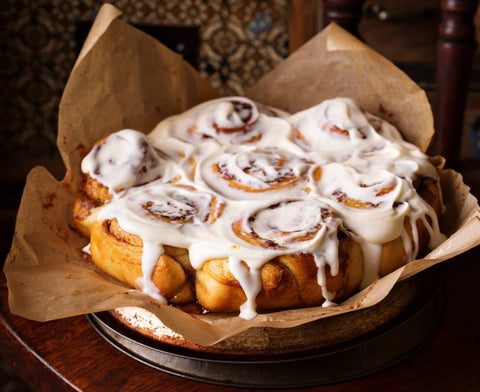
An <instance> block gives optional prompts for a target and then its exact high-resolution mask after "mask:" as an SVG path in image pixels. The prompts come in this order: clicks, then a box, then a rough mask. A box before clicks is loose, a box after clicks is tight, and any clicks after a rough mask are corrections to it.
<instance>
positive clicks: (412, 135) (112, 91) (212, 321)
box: [4, 5, 480, 345]
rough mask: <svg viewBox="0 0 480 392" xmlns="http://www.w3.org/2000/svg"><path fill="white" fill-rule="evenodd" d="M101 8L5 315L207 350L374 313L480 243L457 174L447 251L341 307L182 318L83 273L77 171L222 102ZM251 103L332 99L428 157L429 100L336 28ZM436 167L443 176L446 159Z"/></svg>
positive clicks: (26, 208)
mask: <svg viewBox="0 0 480 392" xmlns="http://www.w3.org/2000/svg"><path fill="white" fill-rule="evenodd" d="M119 15H120V12H119V11H118V10H117V9H116V8H114V7H113V6H111V5H104V6H103V7H102V8H101V10H100V12H99V14H98V17H97V19H96V21H95V23H94V25H93V27H92V30H91V32H90V34H89V36H88V38H87V41H86V42H85V45H84V47H83V49H82V52H81V53H80V56H79V58H78V60H77V62H76V64H75V67H74V69H73V71H72V73H71V75H70V78H69V80H68V83H67V86H66V88H65V91H64V94H63V97H62V101H61V104H60V113H59V134H58V148H59V150H60V153H61V155H62V157H63V159H64V162H65V164H66V168H67V174H66V176H65V178H64V179H63V181H62V182H61V183H59V182H58V181H56V180H55V179H54V178H53V177H52V176H51V175H50V174H49V173H48V172H47V171H46V169H44V168H42V167H36V168H34V169H33V170H32V171H31V172H30V174H29V175H28V178H27V183H26V186H25V190H24V193H23V197H22V201H21V205H20V209H19V212H18V217H17V223H16V229H15V235H14V238H13V243H12V249H11V251H10V253H9V255H8V258H7V261H6V264H5V268H4V271H5V274H6V276H7V284H8V288H9V305H10V310H11V312H12V313H14V314H17V315H20V316H23V317H26V318H29V319H32V320H38V321H47V320H52V319H58V318H63V317H69V316H73V315H79V314H85V313H90V312H99V311H104V310H108V309H113V308H118V307H124V306H138V307H143V308H145V309H147V310H150V311H151V312H153V313H154V314H156V315H157V316H158V317H159V318H160V319H161V320H162V322H163V323H164V324H166V325H167V326H168V327H170V328H171V329H173V330H174V331H176V332H178V333H180V334H182V335H183V336H185V337H186V338H188V339H190V340H192V341H194V342H196V343H198V344H202V345H211V344H214V343H216V342H219V341H221V340H223V339H225V338H227V337H230V336H233V335H235V334H237V333H239V332H241V331H243V330H245V329H247V328H250V327H253V326H258V327H267V326H268V327H278V328H287V327H294V326H297V325H300V324H303V323H307V322H310V321H313V320H317V319H320V318H323V317H328V316H332V315H337V314H341V313H345V312H349V311H352V310H356V309H361V308H363V307H368V306H372V305H374V304H376V303H378V302H379V301H381V300H382V299H383V298H384V297H385V296H386V295H387V294H388V293H389V291H390V290H391V288H392V287H393V285H394V284H395V283H396V282H397V281H398V280H401V279H405V278H407V277H409V276H412V275H414V274H416V273H418V272H420V271H422V270H424V269H425V268H428V267H430V266H432V265H434V264H436V263H439V262H441V261H443V260H446V259H449V258H451V257H453V256H455V255H457V254H459V253H462V252H465V251H466V250H468V249H470V248H472V247H474V246H476V245H478V244H479V243H480V212H479V207H478V203H477V200H476V199H475V198H474V197H473V196H472V195H471V194H470V193H469V188H468V187H467V186H466V185H465V184H464V183H463V182H462V178H461V176H460V175H459V174H458V173H455V172H453V171H451V170H445V171H443V172H442V173H441V179H442V180H441V181H442V186H443V191H444V201H445V204H446V206H447V210H446V212H445V214H444V215H443V216H442V218H441V227H442V231H443V232H444V233H446V234H447V235H449V238H448V240H447V241H446V242H444V243H443V244H442V245H440V246H439V247H438V248H436V249H435V250H433V251H432V252H430V253H429V254H428V255H427V256H426V257H425V258H424V259H421V260H416V261H414V262H411V263H409V264H407V265H406V266H404V267H402V268H400V269H398V270H396V271H394V272H392V273H391V274H390V275H388V276H386V277H384V278H382V279H380V280H378V281H376V282H375V283H373V284H372V285H371V286H369V287H367V288H366V289H365V290H363V291H361V292H360V293H358V294H356V295H354V296H353V297H351V298H349V299H348V300H346V301H345V302H344V303H342V304H340V305H339V306H336V307H329V308H322V307H313V308H307V309H305V308H304V309H294V310H285V311H280V312H273V313H265V314H259V315H258V316H257V317H256V318H255V319H253V320H251V321H246V320H243V319H241V318H239V317H238V316H236V315H230V314H227V315H226V314H210V315H200V316H199V315H196V316H195V315H189V314H187V313H184V312H182V311H181V310H179V309H176V308H175V307H173V306H168V305H166V306H160V305H158V304H157V303H156V302H155V301H153V300H152V299H151V298H150V297H148V296H146V295H144V294H142V293H140V292H138V291H136V290H131V289H130V288H129V287H127V286H126V285H124V284H122V283H121V282H119V281H117V280H115V279H113V278H110V277H109V276H107V275H106V274H104V273H103V272H101V271H99V270H98V269H97V268H96V267H95V266H94V265H93V264H91V263H88V262H86V261H85V260H84V259H83V257H82V253H81V251H80V249H81V248H82V247H83V246H84V245H85V244H86V243H87V242H88V240H87V239H86V238H85V237H83V236H81V235H80V234H78V233H77V232H76V231H75V230H73V229H72V204H73V199H74V194H75V191H76V189H77V187H78V184H79V183H80V170H79V166H80V160H81V158H82V157H83V155H84V154H85V152H86V151H87V149H88V148H89V147H90V146H91V145H92V144H93V142H94V141H96V140H98V139H99V138H100V137H102V136H105V135H107V134H109V133H111V132H115V131H117V130H119V129H122V128H133V129H137V130H140V131H143V132H149V131H150V130H151V129H153V127H154V126H155V125H156V124H157V122H158V121H160V120H161V119H163V118H165V117H167V116H169V115H172V114H176V113H179V112H182V111H184V110H185V109H187V108H189V107H191V106H193V105H195V104H197V103H200V102H203V101H205V100H208V99H211V98H214V97H216V96H219V93H218V92H216V91H215V90H214V89H213V88H212V87H211V86H210V85H209V84H208V83H207V82H206V81H204V80H203V79H202V78H201V77H200V76H199V74H198V73H197V72H196V71H195V70H194V69H193V68H192V67H190V66H189V65H188V64H186V63H185V62H183V60H182V58H181V56H179V55H177V54H175V53H173V52H171V51H170V50H168V49H167V48H166V47H164V46H163V45H161V44H160V43H159V42H157V41H156V40H154V39H153V38H152V37H150V36H148V35H146V34H144V33H142V32H140V31H138V30H136V29H135V28H133V27H131V26H129V25H128V24H126V23H124V22H122V21H120V20H118V19H117V17H118V16H119ZM247 96H249V97H251V98H253V99H254V100H256V101H258V102H261V103H265V104H269V105H272V106H275V107H278V108H281V109H284V110H287V111H289V112H292V113H294V112H296V111H298V110H301V109H305V108H307V107H310V106H312V105H315V104H317V103H319V102H320V101H322V100H324V99H327V98H332V97H336V96H348V97H351V98H354V99H355V100H357V102H359V103H360V104H361V106H362V107H363V108H365V109H366V110H368V111H370V112H371V113H374V114H377V115H380V116H381V117H384V118H386V119H387V120H389V121H390V122H392V123H394V124H395V125H396V126H397V127H398V128H399V129H400V131H401V132H402V134H403V135H404V137H405V138H406V139H407V140H409V141H410V142H413V143H415V144H417V145H418V146H421V148H422V149H423V150H425V149H426V147H427V146H428V143H429V141H430V139H431V137H432V135H433V119H432V114H431V110H430V106H429V104H428V101H427V99H426V96H425V93H424V92H423V91H422V90H421V89H420V88H419V87H418V86H417V85H416V84H415V83H413V82H412V81H411V80H410V79H409V78H408V77H407V76H406V75H405V74H403V73H402V72H401V71H400V70H398V69H397V68H396V67H395V66H394V65H393V64H391V63H390V62H389V61H387V60H386V59H384V58H383V57H381V56H380V55H379V54H377V53H375V52H374V51H373V50H371V49H370V48H368V47H367V46H366V45H364V44H363V43H361V42H360V41H358V40H357V39H355V38H353V37H352V36H351V35H349V34H348V33H347V32H345V31H344V30H343V29H341V28H340V27H338V26H336V25H330V26H329V27H327V28H326V29H325V30H324V31H323V32H321V33H320V34H318V35H317V36H316V37H314V38H313V39H312V40H310V41H309V42H308V43H306V44H305V45H304V46H303V47H302V48H300V49H299V50H297V51H296V52H295V53H293V54H292V55H291V56H290V57H289V58H288V59H286V60H285V61H284V62H282V63H281V64H280V65H279V66H277V67H276V68H275V69H274V70H273V71H271V72H270V73H269V74H268V75H266V76H265V77H264V78H263V79H262V80H261V81H260V82H259V83H258V84H257V85H256V86H254V87H253V88H251V89H249V90H248V92H247ZM436 162H437V163H438V164H439V165H441V164H442V160H441V159H437V160H436Z"/></svg>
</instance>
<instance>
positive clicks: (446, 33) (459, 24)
mask: <svg viewBox="0 0 480 392" xmlns="http://www.w3.org/2000/svg"><path fill="white" fill-rule="evenodd" d="M440 7H441V10H442V20H441V24H440V27H439V30H438V32H439V37H438V46H437V76H436V77H437V79H436V85H437V94H436V95H437V99H436V110H435V122H436V124H435V125H436V134H435V138H434V142H433V146H432V151H431V152H432V153H435V154H440V155H443V156H444V157H445V158H446V159H447V165H448V166H450V167H457V166H458V163H459V154H460V144H461V135H462V129H463V116H464V111H465V104H466V99H467V93H468V83H469V78H470V71H471V69H472V61H473V51H474V49H475V47H476V42H475V25H474V23H473V18H474V15H475V11H476V9H477V0H441V1H440Z"/></svg>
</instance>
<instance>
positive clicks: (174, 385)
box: [0, 247, 480, 392]
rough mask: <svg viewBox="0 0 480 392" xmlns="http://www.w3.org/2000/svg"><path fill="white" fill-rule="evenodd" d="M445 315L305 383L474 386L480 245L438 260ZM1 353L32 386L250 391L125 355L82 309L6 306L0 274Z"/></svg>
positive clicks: (342, 387) (369, 387) (478, 362)
mask: <svg viewBox="0 0 480 392" xmlns="http://www.w3.org/2000/svg"><path fill="white" fill-rule="evenodd" d="M443 275H444V277H443V279H444V286H445V291H446V304H445V312H444V317H443V319H442V320H441V322H440V324H439V327H438V329H437V331H436V332H435V333H434V335H433V336H432V338H431V341H430V342H429V343H428V344H427V345H426V346H424V347H423V348H421V349H420V350H419V351H418V352H416V353H414V354H413V355H412V356H410V357H409V358H407V359H405V360H403V361H402V362H400V363H398V364H396V365H394V366H392V367H390V368H388V369H385V370H382V371H379V372H377V373H375V374H372V375H370V376H365V377H362V378H359V379H356V380H354V381H349V382H344V383H340V384H335V385H329V386H324V387H318V388H306V389H303V390H305V391H313V390H315V391H331V392H340V391H349V392H355V391H480V327H479V326H480V307H479V304H480V247H477V248H475V249H472V250H470V251H468V252H467V253H465V254H463V255H460V256H458V257H456V258H455V259H452V260H449V261H447V262H445V263H444V274H443ZM0 296H1V308H0V354H1V355H2V356H3V357H4V358H5V359H6V360H7V361H8V362H9V363H10V364H11V365H12V366H13V368H14V369H15V370H16V371H17V372H18V374H19V375H20V376H21V377H22V378H24V379H25V380H26V381H27V382H28V383H29V384H30V385H31V386H32V387H33V388H34V389H35V390H38V391H50V390H52V391H89V392H93V391H102V392H104V391H156V390H158V391H205V390H208V391H224V392H226V391H255V389H246V388H233V387H222V386H214V385H209V384H205V383H201V382H194V381H189V380H185V379H182V378H180V377H176V376H172V375H169V374H166V373H163V372H161V371H158V370H155V369H153V368H150V367H148V366H146V365H143V364H141V363H139V362H137V361H135V360H134V359H132V358H130V357H127V356H126V355H124V354H123V353H121V352H120V351H118V350H117V349H115V348H114V347H112V346H111V345H110V344H108V343H107V342H106V341H105V340H104V339H103V338H102V337H100V335H98V334H97V332H95V331H94V329H93V328H92V327H91V326H90V324H89V322H88V321H87V319H86V318H85V317H84V316H78V317H71V318H67V319H63V320H57V321H51V322H46V323H38V322H34V321H30V320H26V319H24V318H21V317H17V316H14V315H12V314H10V312H9V310H8V304H7V288H6V285H5V280H4V277H3V276H2V279H1V289H0Z"/></svg>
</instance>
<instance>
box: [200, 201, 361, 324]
mask: <svg viewBox="0 0 480 392" xmlns="http://www.w3.org/2000/svg"><path fill="white" fill-rule="evenodd" d="M340 225H341V221H340V219H339V218H338V217H337V216H336V215H335V213H334V212H333V210H332V209H331V208H330V207H329V206H328V205H326V204H324V203H322V202H319V201H316V200H289V201H283V202H280V203H276V204H273V205H270V206H268V207H266V208H264V209H261V210H258V211H255V212H254V213H253V214H251V215H249V216H245V217H244V218H242V219H239V220H236V221H234V222H233V223H232V226H231V228H232V231H233V233H234V234H235V235H236V236H237V237H238V238H239V239H240V240H241V241H242V242H244V243H246V244H247V245H246V246H248V247H249V248H251V249H252V250H253V251H255V250H260V251H261V252H262V253H267V255H268V256H267V257H268V258H270V257H272V258H271V259H270V260H268V261H267V262H263V261H262V262H261V263H258V262H255V261H254V257H252V259H250V260H247V261H244V260H240V259H239V258H235V257H231V258H229V259H213V260H208V261H207V262H206V263H205V264H204V265H203V266H202V267H201V268H200V269H199V270H198V271H197V274H196V293H197V298H198V301H199V302H200V303H201V304H202V306H204V307H205V308H206V309H208V310H210V311H215V312H218V311H236V310H239V309H240V310H241V312H242V314H243V315H244V317H247V318H248V315H250V314H252V313H254V312H255V309H271V308H286V307H293V306H297V307H298V306H312V305H320V304H322V303H324V301H326V300H327V301H334V300H338V299H340V298H343V297H345V296H348V295H350V294H352V293H353V292H354V291H355V290H356V289H357V287H358V285H359V284H360V282H361V280H362V276H363V256H362V251H361V249H360V247H359V245H358V244H357V243H356V242H355V240H353V238H352V237H351V236H349V235H348V233H345V232H343V231H341V230H339V226H340ZM242 242H241V243H242ZM244 246H245V245H244ZM218 293H221V294H220V295H219V294H218ZM225 298H228V300H225Z"/></svg>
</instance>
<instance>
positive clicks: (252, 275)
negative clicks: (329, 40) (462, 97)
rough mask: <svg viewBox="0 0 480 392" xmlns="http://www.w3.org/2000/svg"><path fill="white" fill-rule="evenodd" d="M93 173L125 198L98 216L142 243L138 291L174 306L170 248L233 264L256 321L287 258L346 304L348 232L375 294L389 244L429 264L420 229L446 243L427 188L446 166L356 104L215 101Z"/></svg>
mask: <svg viewBox="0 0 480 392" xmlns="http://www.w3.org/2000/svg"><path fill="white" fill-rule="evenodd" d="M82 171H83V172H85V173H88V174H89V175H90V176H91V177H92V178H94V179H96V180H97V181H99V182H100V183H101V184H103V185H105V186H107V187H108V188H109V190H110V192H111V193H113V194H114V196H115V197H114V199H113V200H112V201H109V202H107V203H106V204H105V206H103V207H102V208H101V210H100V211H99V212H98V216H97V219H117V221H118V224H119V225H120V227H121V228H122V229H123V230H125V231H127V232H129V233H132V234H135V235H137V236H139V237H140V238H141V239H142V241H143V255H142V273H143V276H142V277H141V278H139V279H138V280H137V285H138V288H139V289H141V290H142V291H143V292H145V293H147V294H149V295H150V296H152V297H153V298H155V299H157V300H159V301H161V302H162V303H165V299H164V298H163V296H162V293H161V292H160V291H159V289H158V288H156V286H155V285H154V284H153V282H152V275H153V272H154V270H155V266H156V264H157V262H158V259H159V257H160V256H161V255H162V254H163V245H169V246H174V247H179V248H184V249H188V250H189V259H190V263H191V265H192V267H193V268H195V269H200V268H202V266H203V264H204V263H205V262H206V261H207V260H211V259H227V260H228V267H229V269H230V271H231V273H232V274H233V275H234V277H235V278H236V279H237V280H238V282H239V284H240V286H241V287H242V289H243V291H244V292H245V295H246V297H247V301H246V302H245V303H244V304H243V305H242V306H241V309H240V316H241V317H243V318H246V319H251V318H253V317H254V316H255V314H256V303H255V299H256V297H257V295H258V293H259V292H260V291H261V278H260V271H261V268H262V266H263V265H264V264H265V263H266V262H268V261H269V260H272V259H274V258H275V257H277V256H281V255H286V254H310V255H312V256H313V259H314V261H315V264H316V266H317V280H318V284H319V286H320V287H321V288H322V293H323V297H324V298H325V302H324V305H323V306H331V305H334V303H333V302H332V300H333V299H334V296H335V293H330V292H328V290H327V282H326V269H327V266H328V269H329V271H330V274H331V275H332V276H336V275H337V274H338V273H339V259H338V258H339V254H338V247H339V239H338V238H339V237H338V231H339V230H341V231H343V232H347V233H349V235H351V236H352V237H353V238H354V239H355V241H357V242H358V243H359V244H360V247H361V249H362V252H363V256H364V275H363V280H362V283H361V287H362V288H363V287H366V286H368V285H369V284H370V283H372V282H373V281H374V280H376V279H377V278H378V277H379V266H380V261H381V255H382V244H384V243H386V242H388V241H392V240H394V239H396V238H401V240H402V242H403V245H404V249H405V252H406V260H405V262H408V261H410V260H412V259H414V258H415V257H416V256H417V253H418V230H417V222H422V223H423V225H424V226H425V228H426V230H427V231H428V233H429V235H430V240H429V246H430V247H435V246H438V245H439V244H440V243H441V242H442V241H443V240H444V239H445V237H444V236H443V235H442V234H441V233H440V231H439V227H438V221H437V217H436V214H435V211H434V210H433V208H432V207H431V206H430V205H429V204H428V203H427V202H426V201H425V200H423V199H422V198H421V197H420V196H419V195H418V194H417V192H416V189H415V186H414V184H415V183H417V182H418V181H419V179H421V178H431V179H434V180H435V181H438V176H437V171H436V169H435V167H433V165H432V164H431V163H430V162H429V161H428V158H427V157H426V156H425V155H424V154H423V153H422V152H420V151H419V150H418V148H417V147H415V146H413V145H412V144H409V143H407V142H405V141H403V140H402V139H401V136H400V134H399V132H398V131H397V130H396V129H395V128H394V127H393V126H392V125H390V124H388V123H387V122H385V121H383V120H381V119H380V118H378V117H375V116H373V115H370V114H368V113H365V112H363V111H362V110H361V109H360V108H359V107H358V106H357V105H356V104H355V103H354V102H353V101H352V100H350V99H347V98H336V99H332V100H327V101H324V102H322V103H321V104H319V105H317V106H315V107H313V108H310V109H307V110H304V111H302V112H299V113H296V114H294V115H292V116H289V115H288V114H286V113H284V112H281V111H279V110H276V109H272V108H268V107H261V106H259V107H257V105H256V104H255V103H254V102H252V101H251V100H249V99H247V98H243V97H229V98H221V99H218V100H214V101H209V102H205V103H203V104H201V105H198V106H196V107H194V108H192V109H190V110H188V111H187V112H185V113H183V114H181V115H177V116H173V117H170V118H167V119H165V120H163V121H162V122H161V123H159V124H158V125H157V127H156V128H155V129H154V131H153V132H152V133H151V134H149V135H148V136H145V135H143V134H141V133H139V132H136V131H133V130H122V131H120V132H117V133H115V134H113V135H111V136H109V137H108V138H106V139H105V140H103V141H102V142H100V143H99V144H97V145H96V146H95V147H93V149H92V151H91V152H90V153H89V154H88V155H87V156H86V157H85V159H84V160H83V162H82ZM405 222H409V223H410V225H411V228H412V232H411V237H410V235H409V234H408V232H407V230H406V228H405V225H404V223H405Z"/></svg>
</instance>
